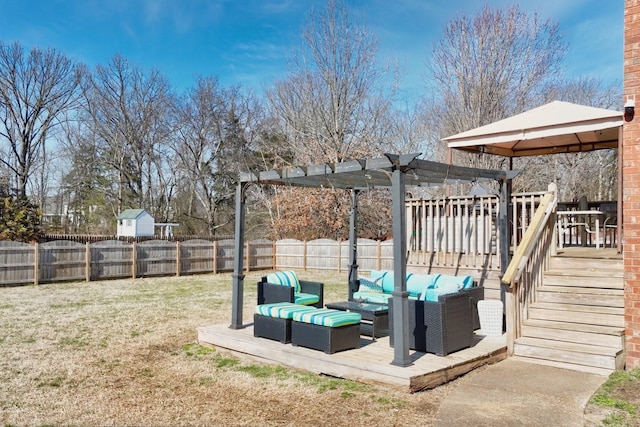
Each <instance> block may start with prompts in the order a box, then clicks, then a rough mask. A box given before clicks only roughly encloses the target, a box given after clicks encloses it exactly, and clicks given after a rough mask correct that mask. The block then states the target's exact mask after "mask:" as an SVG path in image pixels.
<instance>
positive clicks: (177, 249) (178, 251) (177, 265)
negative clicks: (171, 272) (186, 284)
mask: <svg viewBox="0 0 640 427" xmlns="http://www.w3.org/2000/svg"><path fill="white" fill-rule="evenodd" d="M179 275H180V241H179V240H176V276H179Z"/></svg>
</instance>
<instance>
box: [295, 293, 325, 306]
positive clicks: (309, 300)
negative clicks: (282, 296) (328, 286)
mask: <svg viewBox="0 0 640 427" xmlns="http://www.w3.org/2000/svg"><path fill="white" fill-rule="evenodd" d="M293 296H294V298H295V303H296V304H303V305H312V304H315V303H317V302H318V301H320V297H319V296H318V295H314V294H305V293H304V292H297V293H295V294H294V295H293Z"/></svg>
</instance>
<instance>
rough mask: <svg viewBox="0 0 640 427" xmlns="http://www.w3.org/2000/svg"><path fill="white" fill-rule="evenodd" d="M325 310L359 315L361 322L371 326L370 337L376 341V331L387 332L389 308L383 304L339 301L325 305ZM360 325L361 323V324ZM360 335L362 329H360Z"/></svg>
mask: <svg viewBox="0 0 640 427" xmlns="http://www.w3.org/2000/svg"><path fill="white" fill-rule="evenodd" d="M326 307H327V308H331V309H334V310H342V311H351V312H353V313H359V314H360V316H361V317H362V320H364V321H365V322H366V324H370V325H371V337H372V338H373V340H374V341H375V340H376V337H377V336H381V335H376V330H378V331H379V332H388V331H389V306H387V305H385V304H374V303H368V302H358V301H339V302H332V303H329V304H326ZM361 325H362V322H361ZM360 332H361V333H362V327H361V328H360Z"/></svg>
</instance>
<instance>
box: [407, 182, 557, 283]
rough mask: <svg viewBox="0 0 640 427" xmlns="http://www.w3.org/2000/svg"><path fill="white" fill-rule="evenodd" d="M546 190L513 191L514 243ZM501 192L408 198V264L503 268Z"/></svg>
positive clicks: (485, 268)
mask: <svg viewBox="0 0 640 427" xmlns="http://www.w3.org/2000/svg"><path fill="white" fill-rule="evenodd" d="M545 194H546V192H535V193H518V194H513V195H512V198H511V206H512V207H513V209H512V213H511V216H510V228H511V246H512V247H516V246H517V245H518V244H519V243H520V241H521V240H522V237H523V235H524V233H525V230H526V229H527V227H528V226H529V223H530V222H531V219H532V217H533V214H534V212H535V210H536V208H537V207H538V205H539V204H540V202H541V200H542V198H543V196H544V195H545ZM499 206H500V205H499V199H498V196H496V195H484V196H459V197H448V198H444V199H430V200H426V199H410V200H408V201H407V241H408V242H409V247H408V248H407V249H408V252H409V257H408V261H407V263H408V264H409V265H429V266H430V267H445V268H447V267H459V266H463V267H468V268H472V269H482V270H492V271H501V266H500V245H499V244H498V242H499V241H500V238H501V236H500V231H499V227H498V226H497V218H498V216H499Z"/></svg>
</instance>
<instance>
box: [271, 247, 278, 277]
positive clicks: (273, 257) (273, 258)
mask: <svg viewBox="0 0 640 427" xmlns="http://www.w3.org/2000/svg"><path fill="white" fill-rule="evenodd" d="M276 265H278V245H276V241H275V240H274V241H273V242H271V268H272V269H273V270H275V269H276Z"/></svg>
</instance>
